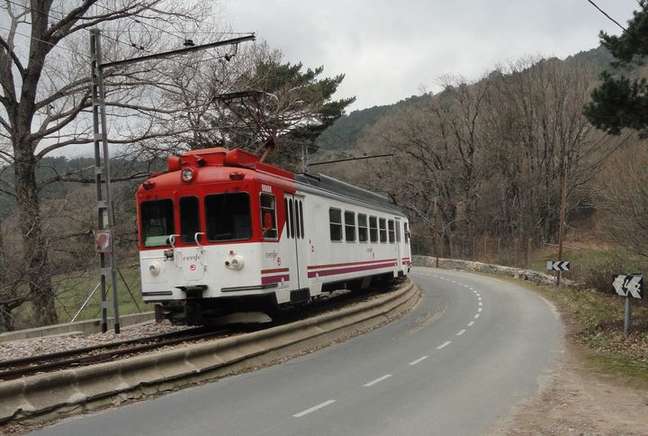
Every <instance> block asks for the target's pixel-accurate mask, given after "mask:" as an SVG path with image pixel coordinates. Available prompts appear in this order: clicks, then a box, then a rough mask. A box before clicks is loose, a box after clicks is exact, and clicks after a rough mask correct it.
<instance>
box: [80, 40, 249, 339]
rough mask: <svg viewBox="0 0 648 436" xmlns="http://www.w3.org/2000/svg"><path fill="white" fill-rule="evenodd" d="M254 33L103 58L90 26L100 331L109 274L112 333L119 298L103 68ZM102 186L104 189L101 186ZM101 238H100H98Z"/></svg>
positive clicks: (105, 314)
mask: <svg viewBox="0 0 648 436" xmlns="http://www.w3.org/2000/svg"><path fill="white" fill-rule="evenodd" d="M255 39H256V37H255V36H254V34H250V35H246V36H241V37H238V38H232V39H227V40H222V41H217V42H212V43H209V44H202V45H186V46H185V47H184V48H181V49H177V50H171V51H167V52H161V53H154V54H150V55H146V56H140V57H136V58H130V59H123V60H121V61H114V62H106V63H104V62H103V59H102V54H101V32H100V30H99V29H91V30H90V57H91V61H90V62H91V73H92V74H91V75H92V121H93V133H94V152H95V183H96V187H97V221H98V231H97V233H96V237H95V239H96V240H95V242H96V243H97V246H99V245H101V246H102V248H101V249H100V250H98V251H99V256H100V257H99V259H100V260H99V262H100V267H101V281H100V287H101V331H102V333H105V332H106V331H108V303H107V289H106V281H107V280H108V277H110V285H111V287H112V303H113V307H112V310H113V317H114V329H115V333H117V334H118V333H119V332H120V322H119V301H118V299H117V270H116V265H115V253H114V246H113V240H114V238H113V235H112V233H111V230H112V228H113V227H114V224H115V223H114V213H113V208H112V197H111V195H112V193H111V185H110V155H109V150H108V128H107V121H106V90H105V85H104V69H105V68H108V67H116V66H123V65H128V64H134V63H138V62H144V61H148V60H153V59H161V58H166V57H170V56H175V55H182V54H187V53H192V52H196V51H200V50H205V49H208V48H214V47H220V46H225V45H233V44H238V43H240V42H244V41H254V40H255ZM104 188H105V189H104ZM100 241H101V242H100Z"/></svg>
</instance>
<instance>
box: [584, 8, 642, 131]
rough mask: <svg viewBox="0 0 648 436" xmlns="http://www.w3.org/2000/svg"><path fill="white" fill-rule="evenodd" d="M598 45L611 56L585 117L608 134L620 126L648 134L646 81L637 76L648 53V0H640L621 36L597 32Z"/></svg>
mask: <svg viewBox="0 0 648 436" xmlns="http://www.w3.org/2000/svg"><path fill="white" fill-rule="evenodd" d="M600 39H601V44H602V45H603V46H604V47H605V48H607V49H608V50H609V51H610V53H611V54H612V55H613V56H614V58H615V61H614V62H612V69H610V70H607V71H604V72H603V73H602V74H601V81H602V83H601V84H600V85H599V86H598V87H597V88H596V89H594V91H593V92H592V101H591V102H590V103H589V104H587V105H586V106H585V116H586V117H587V119H588V120H589V121H590V122H591V123H592V125H594V126H595V127H597V128H598V129H601V130H604V131H606V132H607V133H609V134H612V135H618V134H620V133H621V129H623V128H630V129H634V130H638V131H639V132H640V133H641V134H642V136H645V135H646V134H648V82H647V81H646V79H643V78H640V77H638V76H639V74H640V69H641V67H642V66H643V64H644V61H645V58H646V55H648V0H640V2H639V10H637V11H635V12H634V16H633V18H632V19H631V20H630V21H629V22H628V27H627V29H626V30H625V31H624V33H622V34H621V35H620V36H614V35H612V36H611V35H608V34H607V33H605V32H601V33H600Z"/></svg>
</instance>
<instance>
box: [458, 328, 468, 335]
mask: <svg viewBox="0 0 648 436" xmlns="http://www.w3.org/2000/svg"><path fill="white" fill-rule="evenodd" d="M464 333H466V329H461V330H459V331H458V332H457V336H461V335H463V334H464Z"/></svg>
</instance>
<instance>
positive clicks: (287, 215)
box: [284, 197, 290, 238]
mask: <svg viewBox="0 0 648 436" xmlns="http://www.w3.org/2000/svg"><path fill="white" fill-rule="evenodd" d="M284 216H285V217H286V237H287V238H290V212H289V211H288V199H287V198H286V197H284Z"/></svg>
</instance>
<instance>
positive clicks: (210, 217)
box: [205, 192, 252, 241]
mask: <svg viewBox="0 0 648 436" xmlns="http://www.w3.org/2000/svg"><path fill="white" fill-rule="evenodd" d="M205 215H206V222H207V239H208V240H209V241H231V240H240V239H250V236H251V234H252V220H251V216H250V196H249V195H248V194H247V193H245V192H237V193H231V194H216V195H208V196H207V197H205Z"/></svg>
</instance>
